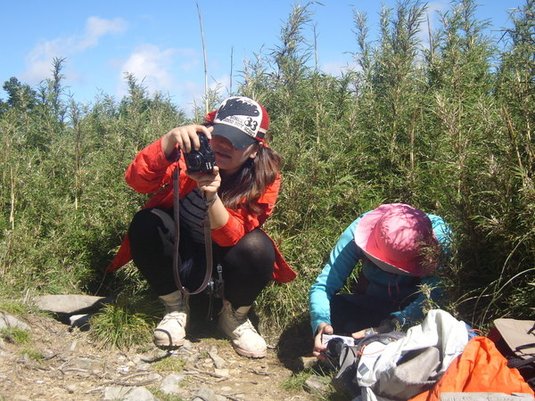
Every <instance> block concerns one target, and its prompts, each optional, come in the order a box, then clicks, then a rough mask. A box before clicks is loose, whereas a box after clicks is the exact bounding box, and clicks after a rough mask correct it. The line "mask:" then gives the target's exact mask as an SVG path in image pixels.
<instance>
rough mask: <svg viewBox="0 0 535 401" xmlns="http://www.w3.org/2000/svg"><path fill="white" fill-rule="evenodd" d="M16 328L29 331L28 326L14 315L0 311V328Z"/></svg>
mask: <svg viewBox="0 0 535 401" xmlns="http://www.w3.org/2000/svg"><path fill="white" fill-rule="evenodd" d="M8 328H17V329H21V330H26V331H30V326H28V325H27V324H26V323H24V322H23V321H22V320H19V319H17V318H16V317H15V316H12V315H9V314H7V313H5V312H0V329H8Z"/></svg>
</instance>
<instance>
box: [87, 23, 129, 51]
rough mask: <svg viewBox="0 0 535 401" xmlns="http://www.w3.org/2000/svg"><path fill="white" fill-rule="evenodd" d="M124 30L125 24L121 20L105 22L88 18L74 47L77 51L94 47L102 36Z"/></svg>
mask: <svg viewBox="0 0 535 401" xmlns="http://www.w3.org/2000/svg"><path fill="white" fill-rule="evenodd" d="M125 30H126V22H125V21H124V20H123V19H122V18H114V19H111V20H107V19H103V18H99V17H89V18H88V19H87V21H86V24H85V32H84V35H83V36H82V38H80V40H79V41H78V42H77V43H76V47H77V49H78V50H79V51H82V50H85V49H87V48H90V47H94V46H96V45H97V44H98V41H99V39H100V38H101V37H102V36H106V35H108V34H114V33H122V32H124V31H125Z"/></svg>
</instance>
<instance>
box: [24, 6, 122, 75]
mask: <svg viewBox="0 0 535 401" xmlns="http://www.w3.org/2000/svg"><path fill="white" fill-rule="evenodd" d="M125 30H126V22H125V21H124V20H123V19H121V18H114V19H112V20H106V19H102V18H98V17H89V18H88V19H87V21H86V26H85V30H84V33H83V35H81V36H80V35H73V36H68V37H60V38H56V39H52V40H48V41H42V42H40V43H38V44H37V45H36V46H35V47H34V48H33V49H32V50H31V51H30V52H29V53H28V54H27V56H26V64H27V67H26V70H25V71H24V72H23V74H22V78H23V79H24V80H26V81H28V82H30V83H33V84H35V83H38V82H40V81H41V80H43V79H45V78H47V77H49V76H50V71H51V69H52V60H53V59H54V58H55V57H56V58H62V57H67V58H68V57H70V56H72V55H74V54H77V53H80V52H83V51H84V50H86V49H88V48H91V47H95V46H97V45H98V42H99V40H100V38H102V37H103V36H106V35H108V34H114V33H121V32H124V31H125ZM71 75H76V74H74V73H72V74H71Z"/></svg>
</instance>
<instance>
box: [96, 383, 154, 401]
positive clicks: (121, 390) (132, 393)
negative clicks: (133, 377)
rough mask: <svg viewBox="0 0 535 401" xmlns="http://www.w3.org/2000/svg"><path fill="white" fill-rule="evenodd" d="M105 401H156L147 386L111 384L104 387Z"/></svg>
mask: <svg viewBox="0 0 535 401" xmlns="http://www.w3.org/2000/svg"><path fill="white" fill-rule="evenodd" d="M102 400H103V401H155V398H154V396H153V395H152V393H151V392H150V391H149V390H147V389H146V388H145V387H134V388H131V387H120V386H110V387H106V388H105V389H104V397H103V398H102Z"/></svg>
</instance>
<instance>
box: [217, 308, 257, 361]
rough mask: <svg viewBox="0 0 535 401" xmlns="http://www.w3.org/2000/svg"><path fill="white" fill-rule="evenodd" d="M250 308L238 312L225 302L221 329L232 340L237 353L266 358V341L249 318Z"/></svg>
mask: <svg viewBox="0 0 535 401" xmlns="http://www.w3.org/2000/svg"><path fill="white" fill-rule="evenodd" d="M250 308H251V307H250V306H242V307H240V308H238V309H236V310H234V309H233V308H232V305H231V304H230V302H228V301H223V307H222V308H221V312H220V314H219V328H220V329H221V330H222V331H223V333H225V334H226V336H227V337H229V338H230V339H231V340H232V346H233V347H234V349H235V350H236V352H237V353H238V354H240V355H242V356H246V357H249V358H263V357H265V356H266V352H267V345H266V341H265V340H264V339H263V338H262V336H261V335H260V334H258V332H257V331H256V330H255V328H254V327H253V324H252V323H251V321H250V320H249V319H248V318H247V312H248V311H249V309H250Z"/></svg>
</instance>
